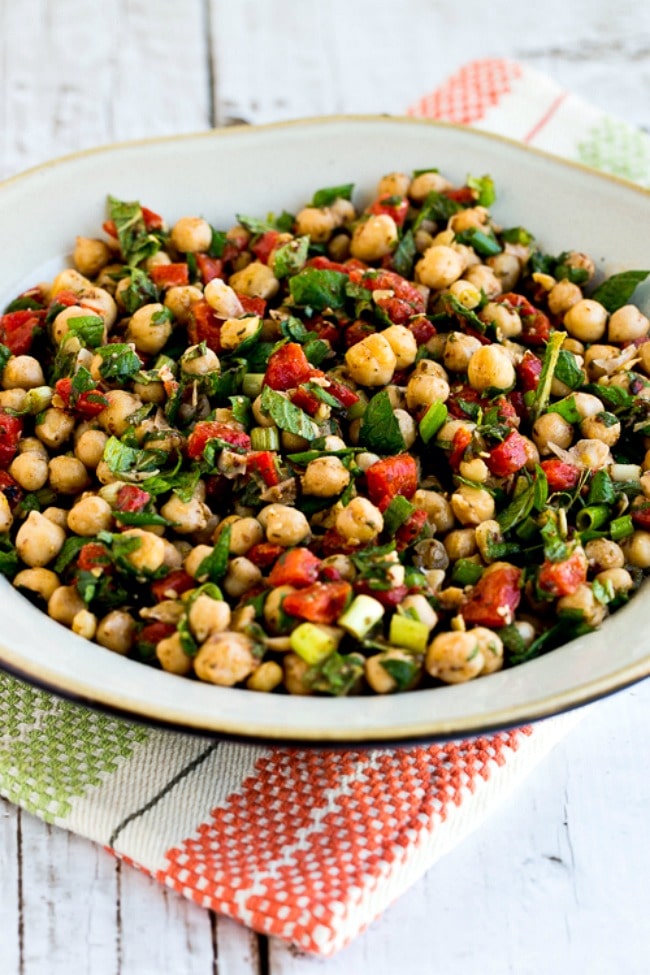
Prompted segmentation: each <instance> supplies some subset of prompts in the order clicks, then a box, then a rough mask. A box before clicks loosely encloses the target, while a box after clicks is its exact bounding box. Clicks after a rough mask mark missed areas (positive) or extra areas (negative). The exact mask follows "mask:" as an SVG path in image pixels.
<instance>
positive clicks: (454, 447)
mask: <svg viewBox="0 0 650 975" xmlns="http://www.w3.org/2000/svg"><path fill="white" fill-rule="evenodd" d="M471 442H472V433H471V430H468V429H467V427H460V428H459V429H458V430H456V433H455V434H454V436H453V439H452V441H451V453H450V454H449V466H450V467H451V468H452V470H454V471H456V470H458V466H459V464H460V462H461V460H462V459H463V457H464V455H465V451H466V450H467V448H468V447H469V445H470V444H471Z"/></svg>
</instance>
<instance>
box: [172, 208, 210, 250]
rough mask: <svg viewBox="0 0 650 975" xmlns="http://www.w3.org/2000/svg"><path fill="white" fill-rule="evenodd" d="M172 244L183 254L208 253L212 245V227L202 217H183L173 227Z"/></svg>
mask: <svg viewBox="0 0 650 975" xmlns="http://www.w3.org/2000/svg"><path fill="white" fill-rule="evenodd" d="M170 242H171V244H172V245H173V246H174V247H175V248H176V250H178V251H181V253H182V254H197V253H198V252H199V251H207V250H208V248H209V247H210V244H211V243H212V227H211V226H210V224H209V223H208V221H207V220H203V218H202V217H181V219H180V220H177V221H176V223H175V224H174V226H173V227H172V232H171V234H170Z"/></svg>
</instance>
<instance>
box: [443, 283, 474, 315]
mask: <svg viewBox="0 0 650 975" xmlns="http://www.w3.org/2000/svg"><path fill="white" fill-rule="evenodd" d="M448 294H450V295H453V296H454V298H457V299H458V301H460V303H461V305H463V307H464V308H469V309H472V308H478V306H479V305H480V304H481V292H480V291H479V290H478V288H475V287H474V285H473V284H471V283H470V282H469V281H464V280H463V278H459V279H458V281H454V283H453V284H450V285H449V291H448Z"/></svg>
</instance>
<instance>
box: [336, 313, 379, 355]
mask: <svg viewBox="0 0 650 975" xmlns="http://www.w3.org/2000/svg"><path fill="white" fill-rule="evenodd" d="M376 331H377V329H376V328H375V326H374V325H371V324H370V322H364V321H363V320H362V319H358V320H357V321H356V322H352V324H351V325H348V327H347V328H346V330H345V333H344V335H343V341H344V344H345V347H346V349H351V348H352V346H353V345H356V344H357V342H362V341H363V339H365V338H367V337H368V336H369V335H373V334H374V333H375V332H376Z"/></svg>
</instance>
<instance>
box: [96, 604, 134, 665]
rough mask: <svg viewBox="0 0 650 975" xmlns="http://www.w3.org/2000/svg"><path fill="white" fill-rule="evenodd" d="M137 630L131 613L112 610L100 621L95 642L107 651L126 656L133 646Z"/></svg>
mask: <svg viewBox="0 0 650 975" xmlns="http://www.w3.org/2000/svg"><path fill="white" fill-rule="evenodd" d="M136 629H137V623H136V621H135V620H134V619H133V617H132V616H131V614H130V613H127V612H125V610H123V609H112V610H111V611H110V613H107V614H106V616H104V617H103V619H101V620H100V621H99V623H98V625H97V632H96V634H95V640H96V641H97V643H99V645H100V646H102V647H106V649H107V650H112V651H113V653H119V654H121V655H122V656H124V655H125V654H127V653H128V652H129V650H130V649H131V647H132V646H133V643H134V640H135V634H136Z"/></svg>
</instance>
